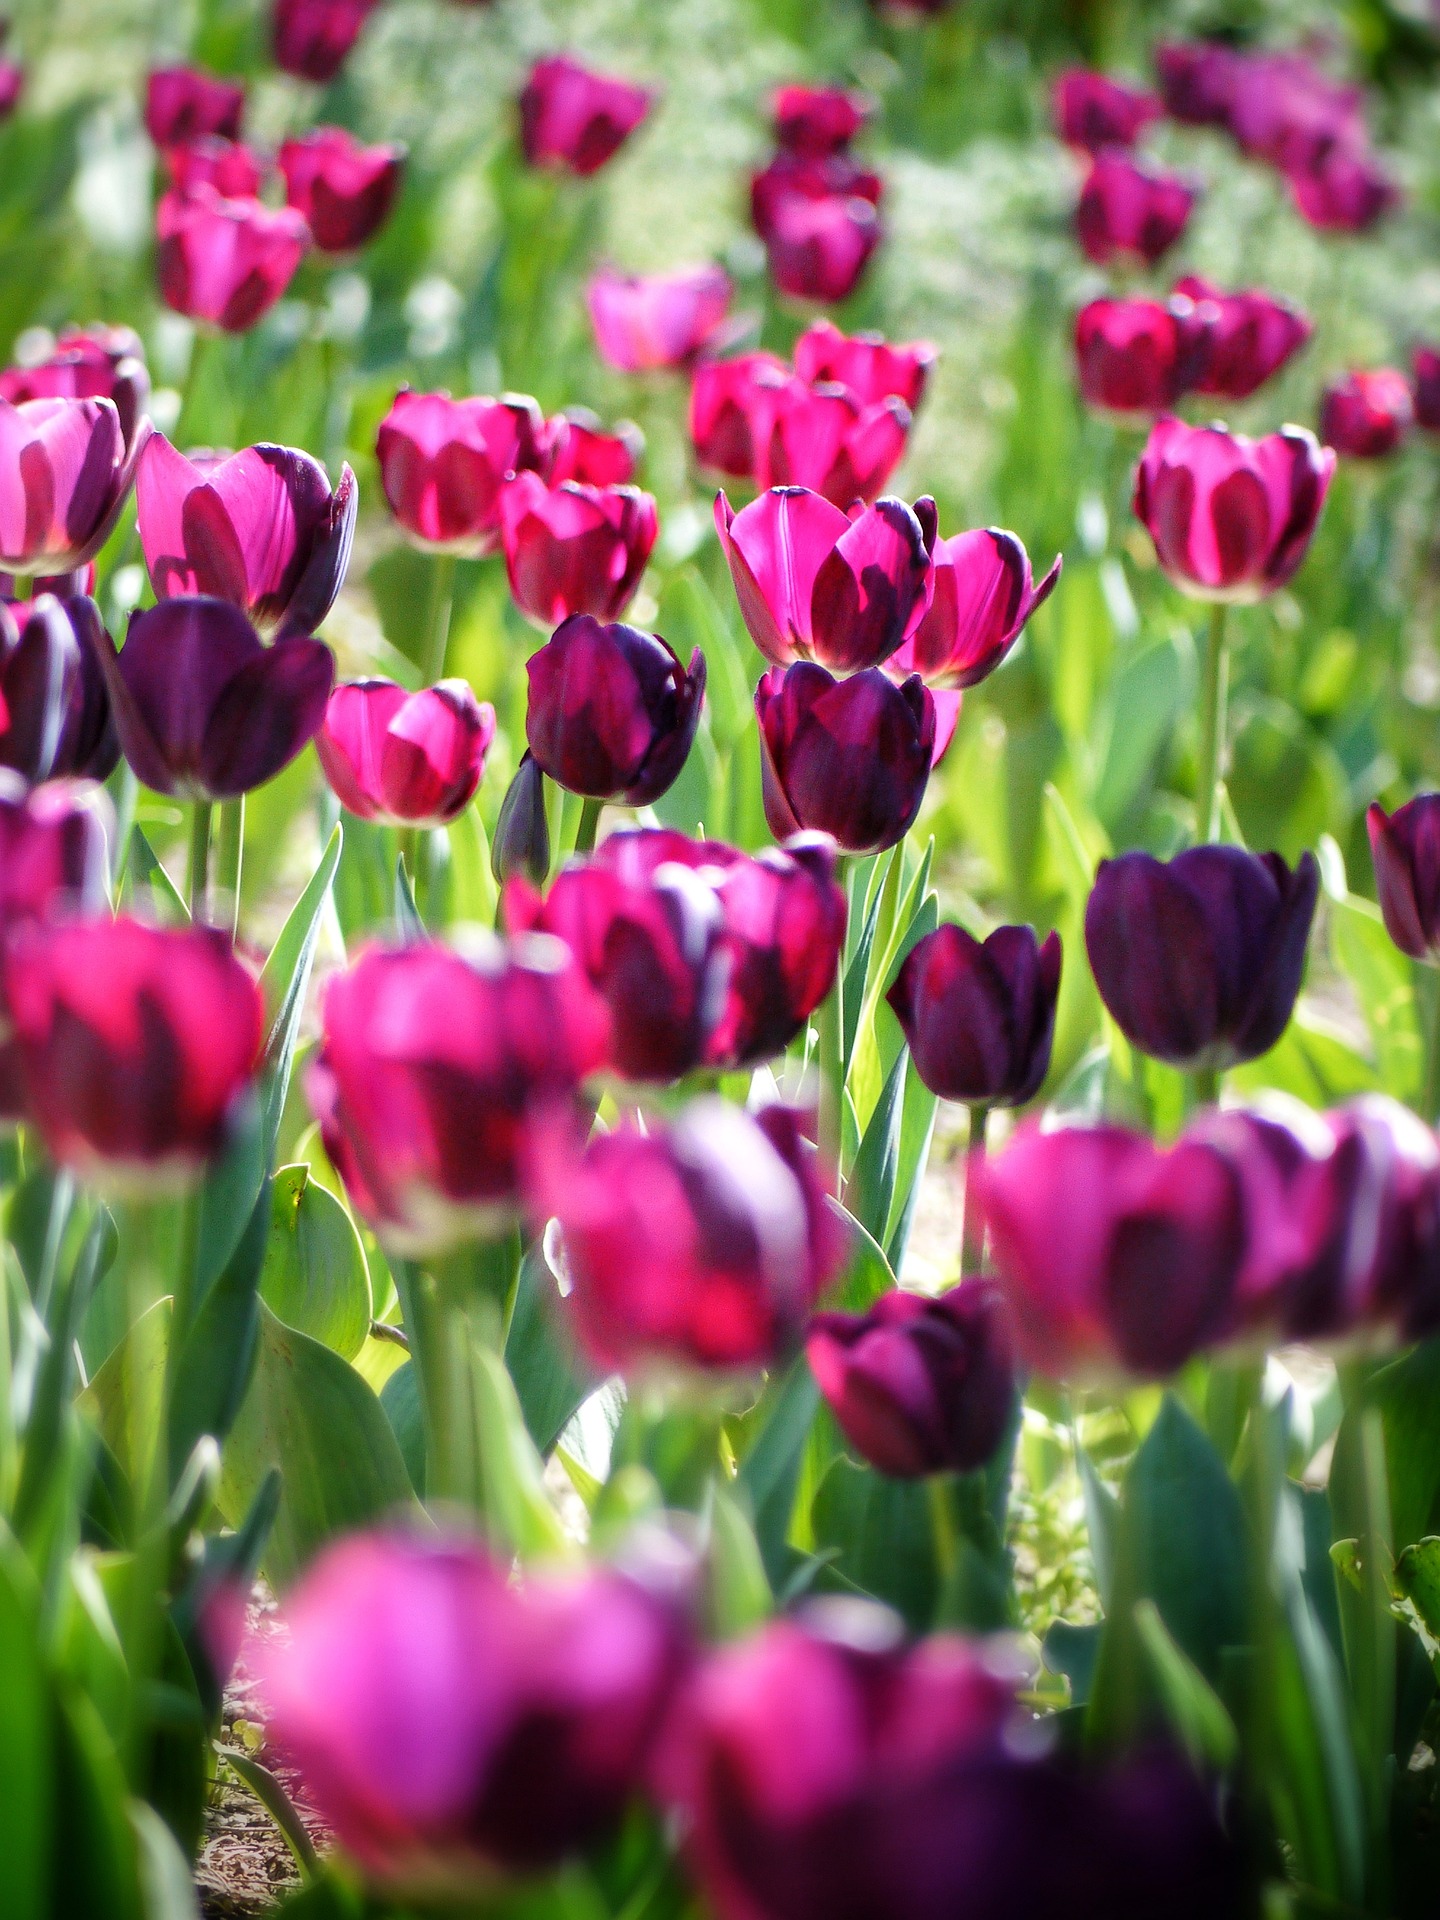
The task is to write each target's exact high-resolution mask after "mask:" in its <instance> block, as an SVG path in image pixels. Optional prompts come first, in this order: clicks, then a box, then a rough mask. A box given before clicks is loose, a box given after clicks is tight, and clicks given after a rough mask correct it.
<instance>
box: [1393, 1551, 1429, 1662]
mask: <svg viewBox="0 0 1440 1920" xmlns="http://www.w3.org/2000/svg"><path fill="white" fill-rule="evenodd" d="M1395 1582H1396V1585H1397V1586H1398V1587H1399V1588H1400V1591H1401V1592H1402V1593H1403V1594H1404V1595H1405V1597H1406V1599H1407V1600H1409V1601H1410V1602H1411V1604H1412V1605H1413V1606H1414V1608H1415V1611H1416V1613H1418V1614H1419V1616H1420V1618H1421V1620H1422V1621H1423V1622H1424V1624H1425V1630H1426V1632H1427V1633H1429V1635H1430V1637H1431V1638H1432V1639H1434V1640H1440V1537H1437V1536H1436V1535H1435V1534H1433V1533H1428V1534H1426V1536H1425V1538H1424V1539H1423V1540H1417V1541H1415V1542H1414V1544H1413V1545H1412V1546H1408V1547H1406V1549H1405V1551H1404V1552H1403V1553H1402V1554H1401V1555H1400V1558H1399V1559H1398V1560H1397V1561H1396V1562H1395Z"/></svg>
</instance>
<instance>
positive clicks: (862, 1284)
mask: <svg viewBox="0 0 1440 1920" xmlns="http://www.w3.org/2000/svg"><path fill="white" fill-rule="evenodd" d="M826 1204H827V1205H828V1206H829V1208H830V1211H831V1213H832V1214H834V1216H835V1218H836V1219H837V1220H838V1221H839V1222H840V1225H841V1227H842V1229H843V1230H844V1233H845V1240H846V1245H847V1248H848V1252H847V1256H846V1260H845V1265H844V1266H843V1267H842V1268H841V1270H840V1277H839V1278H838V1279H837V1280H835V1281H833V1282H832V1283H831V1286H830V1288H829V1290H828V1292H827V1293H826V1295H825V1304H826V1306H827V1307H834V1308H837V1309H838V1310H839V1311H840V1312H842V1313H867V1312H868V1311H869V1310H870V1308H871V1307H873V1306H874V1304H875V1302H876V1301H877V1300H878V1299H879V1298H880V1296H881V1294H882V1293H893V1292H894V1290H895V1284H896V1282H895V1275H894V1272H893V1271H892V1269H891V1266H890V1262H889V1261H888V1260H887V1259H886V1258H885V1254H884V1252H883V1250H882V1249H881V1246H880V1243H879V1242H878V1241H877V1240H876V1239H875V1237H874V1235H873V1234H871V1233H869V1232H867V1230H866V1229H865V1228H864V1227H863V1226H862V1225H861V1223H860V1222H859V1221H858V1220H857V1219H856V1218H855V1216H854V1214H852V1213H847V1212H846V1211H845V1209H844V1207H842V1206H841V1204H840V1202H839V1201H838V1200H830V1201H827V1203H826Z"/></svg>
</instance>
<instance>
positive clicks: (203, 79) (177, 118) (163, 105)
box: [145, 67, 245, 149]
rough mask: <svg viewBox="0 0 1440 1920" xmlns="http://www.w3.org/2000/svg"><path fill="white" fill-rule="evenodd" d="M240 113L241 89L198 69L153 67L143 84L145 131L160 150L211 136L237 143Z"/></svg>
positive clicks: (243, 100)
mask: <svg viewBox="0 0 1440 1920" xmlns="http://www.w3.org/2000/svg"><path fill="white" fill-rule="evenodd" d="M244 111H245V89H244V87H243V86H241V85H239V84H238V82H231V81H229V80H218V79H216V77H215V75H214V74H213V73H206V72H205V70H204V69H203V68H202V67H156V68H155V69H154V70H153V71H152V72H151V74H150V75H149V77H148V78H147V80H146V83H145V129H146V132H147V133H148V134H149V135H150V138H151V139H152V140H153V141H154V142H155V144H156V146H157V147H160V148H162V149H163V148H166V147H177V146H184V145H186V144H187V143H188V142H189V141H191V140H199V139H201V138H202V137H203V136H204V135H205V134H211V133H213V134H217V135H218V136H219V137H220V139H222V140H238V139H239V137H240V120H241V116H242V115H243V114H244Z"/></svg>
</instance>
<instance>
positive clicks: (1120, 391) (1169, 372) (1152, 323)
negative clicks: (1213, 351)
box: [1075, 296, 1206, 418]
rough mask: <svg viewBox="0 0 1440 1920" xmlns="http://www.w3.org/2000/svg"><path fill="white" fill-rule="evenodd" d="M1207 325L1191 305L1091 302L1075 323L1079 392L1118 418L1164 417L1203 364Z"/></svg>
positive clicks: (1175, 301) (1176, 300)
mask: <svg viewBox="0 0 1440 1920" xmlns="http://www.w3.org/2000/svg"><path fill="white" fill-rule="evenodd" d="M1205 337H1206V328H1205V322H1204V321H1203V320H1202V319H1201V317H1200V315H1199V314H1198V313H1197V312H1196V309H1195V304H1194V302H1193V301H1191V300H1188V299H1186V298H1184V297H1183V296H1180V297H1173V296H1172V298H1171V299H1169V300H1166V301H1163V302H1162V301H1159V300H1145V299H1131V300H1110V299H1100V300H1092V301H1091V302H1090V304H1089V305H1088V306H1086V307H1082V308H1081V309H1080V312H1079V314H1078V315H1077V317H1076V321H1075V360H1076V365H1077V368H1078V370H1079V377H1080V392H1081V394H1082V396H1083V397H1084V399H1085V400H1086V401H1087V402H1088V403H1089V405H1091V406H1092V407H1100V408H1103V409H1104V411H1105V412H1107V413H1114V414H1119V415H1121V416H1122V417H1131V418H1143V417H1144V416H1146V415H1150V416H1153V415H1155V414H1157V413H1164V412H1166V411H1167V410H1168V409H1169V408H1170V407H1173V406H1174V404H1175V402H1176V401H1177V400H1178V399H1179V398H1180V397H1181V395H1182V394H1185V393H1188V392H1189V391H1190V390H1191V388H1192V387H1193V385H1194V383H1195V380H1196V377H1197V376H1198V374H1199V371H1200V368H1201V366H1202V365H1203V358H1204V351H1205Z"/></svg>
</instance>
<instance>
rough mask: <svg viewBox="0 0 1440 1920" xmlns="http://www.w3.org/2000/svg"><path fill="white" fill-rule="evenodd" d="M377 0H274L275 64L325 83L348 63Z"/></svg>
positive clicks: (307, 78) (318, 83)
mask: <svg viewBox="0 0 1440 1920" xmlns="http://www.w3.org/2000/svg"><path fill="white" fill-rule="evenodd" d="M375 6H376V0H275V16H274V28H273V44H274V48H275V64H276V66H277V67H279V68H280V70H281V72H282V73H293V74H294V75H295V77H296V79H297V80H313V81H314V82H315V83H316V85H317V86H324V85H326V84H327V83H328V82H329V81H331V80H333V79H334V78H335V76H336V74H337V73H339V71H340V69H341V67H342V66H343V65H344V64H345V56H346V55H347V54H348V53H349V51H350V49H351V48H352V47H353V46H354V44H355V42H356V41H357V40H358V39H359V38H360V30H361V28H362V27H363V26H364V25H365V22H366V20H367V19H369V17H370V15H371V14H372V13H373V12H374V10H375Z"/></svg>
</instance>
